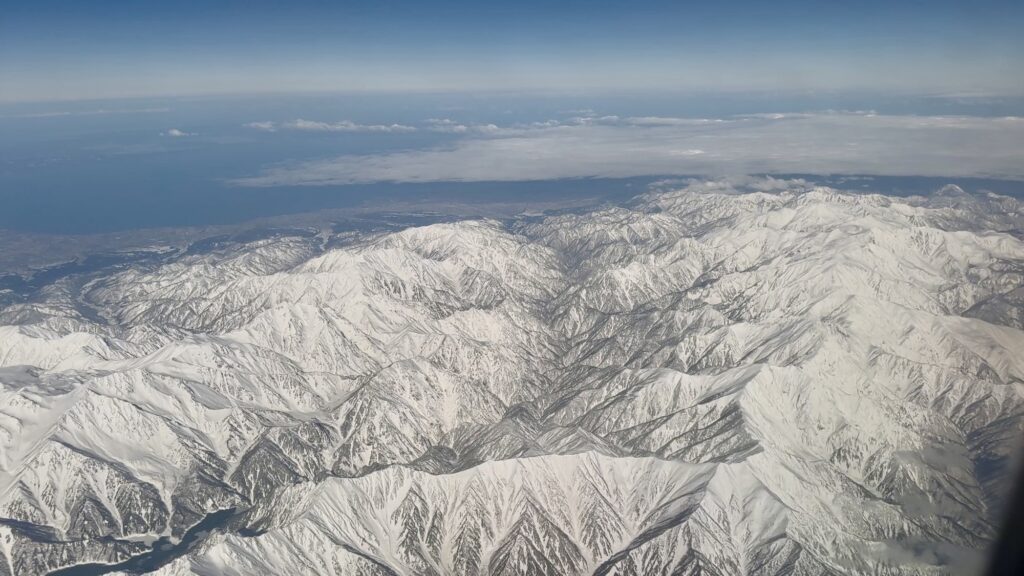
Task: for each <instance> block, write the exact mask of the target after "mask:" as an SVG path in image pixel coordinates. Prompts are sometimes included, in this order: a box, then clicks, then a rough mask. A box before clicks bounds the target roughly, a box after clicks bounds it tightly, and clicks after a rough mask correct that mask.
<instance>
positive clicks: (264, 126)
mask: <svg viewBox="0 0 1024 576" xmlns="http://www.w3.org/2000/svg"><path fill="white" fill-rule="evenodd" d="M243 126H244V127H246V128H252V129H253V130H263V131H264V132H277V125H276V124H274V123H273V122H249V123H248V124H243Z"/></svg>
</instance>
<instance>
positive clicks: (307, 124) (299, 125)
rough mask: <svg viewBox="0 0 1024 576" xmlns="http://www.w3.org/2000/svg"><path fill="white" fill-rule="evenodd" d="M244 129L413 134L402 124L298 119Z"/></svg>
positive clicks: (248, 126)
mask: <svg viewBox="0 0 1024 576" xmlns="http://www.w3.org/2000/svg"><path fill="white" fill-rule="evenodd" d="M245 126H246V128H253V129H255V130H262V131H264V132H277V131H278V130H299V131H304V132H415V131H416V128H415V127H413V126H406V125H404V124H357V123H355V122H352V121H351V120H341V121H338V122H318V121H315V120H303V119H302V118H298V119H296V120H292V121H290V122H250V123H248V124H246V125H245Z"/></svg>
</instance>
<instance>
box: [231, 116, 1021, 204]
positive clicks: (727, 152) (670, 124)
mask: <svg viewBox="0 0 1024 576" xmlns="http://www.w3.org/2000/svg"><path fill="white" fill-rule="evenodd" d="M464 134H465V136H464V137H463V138H461V139H459V140H457V141H456V142H454V143H452V144H450V145H448V146H446V147H436V148H429V149H422V150H410V151H401V152H393V153H388V154H376V155H362V156H341V157H338V158H334V159H328V160H316V161H311V162H303V163H297V164H293V165H286V166H278V167H274V168H271V169H268V170H266V171H264V172H263V173H262V174H259V175H257V176H254V177H251V178H245V179H242V180H238V181H236V183H237V184H240V185H246V186H274V185H284V184H287V185H326V184H351V183H365V182H382V181H390V182H437V181H488V180H496V181H522V180H548V179H556V178H586V177H632V176H657V175H664V176H673V175H708V176H716V175H729V174H747V173H769V174H772V173H774V174H787V173H790V174H792V173H809V174H847V175H852V174H872V175H918V176H976V177H994V178H1011V179H1024V121H1022V120H1021V119H1020V118H981V117H951V116H945V117H942V116H884V115H876V114H871V113H819V114H792V115H790V114H784V115H771V116H759V117H737V118H729V119H726V120H722V121H717V120H708V119H686V118H678V119H671V118H658V119H650V118H632V119H630V118H625V119H622V118H617V117H601V118H593V117H586V118H579V119H574V120H570V121H569V122H567V123H542V125H537V126H529V125H527V126H512V127H498V126H493V127H491V128H489V129H487V130H480V129H472V130H471V129H470V128H469V127H467V130H466V132H465V133H464Z"/></svg>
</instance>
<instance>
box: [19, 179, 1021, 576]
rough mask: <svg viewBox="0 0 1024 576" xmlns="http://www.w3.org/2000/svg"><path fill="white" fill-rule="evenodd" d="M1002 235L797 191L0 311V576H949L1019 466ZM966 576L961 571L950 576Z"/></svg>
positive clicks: (1012, 252)
mask: <svg viewBox="0 0 1024 576" xmlns="http://www.w3.org/2000/svg"><path fill="white" fill-rule="evenodd" d="M1022 223H1024V207H1022V206H1021V205H1020V204H1019V203H1017V202H1016V201H1014V200H1012V199H1008V198H1003V197H997V196H994V195H987V196H978V195H969V194H966V193H963V191H961V190H959V189H956V188H955V187H947V188H945V189H943V190H941V191H940V192H939V193H937V194H935V195H934V196H931V197H928V198H903V199H901V198H892V197H886V196H878V195H854V194H847V193H843V192H840V191H837V190H833V189H829V188H820V187H814V186H810V185H807V184H805V183H803V182H801V181H782V180H775V179H750V180H746V181H743V182H738V183H737V182H728V181H712V182H691V183H686V184H685V185H684V186H683V187H682V188H681V189H679V190H675V191H670V192H659V193H652V194H649V195H646V196H643V197H640V198H637V199H636V200H635V201H634V202H632V203H631V204H630V205H629V206H627V207H613V208H608V209H605V210H601V211H597V212H591V213H586V214H565V215H557V216H549V217H545V218H540V219H538V218H523V219H520V220H515V221H511V222H504V223H503V222H496V221H475V222H458V223H448V224H436V225H432V226H424V227H417V228H409V229H406V230H404V231H401V232H396V233H389V234H382V235H369V234H368V235H365V236H363V237H360V238H357V239H355V240H351V239H347V240H346V241H345V242H344V243H335V242H331V241H330V238H326V241H325V237H324V236H323V235H321V236H302V237H280V238H274V239H266V240H260V241H256V242H249V243H242V244H233V245H230V246H226V247H218V248H217V249H215V250H212V251H206V252H201V251H199V252H193V253H184V254H181V255H179V256H177V257H175V258H172V259H170V260H167V261H163V262H161V263H159V264H150V265H146V266H137V267H132V268H128V269H125V270H121V271H118V272H116V273H112V274H106V275H102V276H101V277H98V278H95V279H92V280H91V281H88V282H87V283H85V284H84V286H82V287H81V288H80V289H77V290H69V289H66V287H63V286H60V285H55V286H52V287H49V288H48V289H47V290H46V291H45V292H44V293H43V294H41V295H40V297H39V298H38V299H37V300H36V301H34V302H31V303H28V304H18V305H12V306H9V307H8V308H7V309H4V310H0V323H2V324H6V325H5V326H0V366H2V367H0V383H2V384H3V388H2V390H0V574H19V575H20V574H43V573H46V572H48V571H50V570H53V569H55V568H58V567H61V566H69V565H73V564H79V563H85V562H115V561H118V560H122V559H124V558H127V557H130V556H132V555H137V554H141V553H143V552H145V551H146V550H147V549H148V545H147V544H148V543H149V542H152V541H153V540H154V539H156V538H157V537H160V536H167V537H170V538H180V537H181V536H182V535H183V534H184V533H185V532H186V531H187V530H188V529H189V527H191V526H193V525H195V524H196V523H197V522H199V521H200V520H201V519H202V518H203V517H205V516H207V515H208V514H210V513H212V512H214V511H217V510H223V509H229V508H234V509H235V510H236V514H235V515H234V517H233V518H232V520H231V523H230V525H228V526H226V527H224V529H223V530H222V531H218V532H216V533H214V534H212V535H210V536H209V537H208V538H206V539H205V540H203V541H202V542H201V543H200V544H199V546H198V547H197V548H195V549H194V550H192V551H191V552H190V553H189V554H188V555H187V556H184V557H181V558H179V559H177V560H176V561H174V562H172V563H171V564H169V565H167V566H165V567H164V568H162V572H163V573H165V574H191V573H198V574H211V575H212V574H255V573H261V574H296V573H315V574H455V573H460V574H462V573H465V574H477V573H479V574H637V575H640V574H721V575H730V574H821V573H835V574H944V573H950V572H954V573H955V572H962V571H966V570H969V569H970V567H971V566H976V563H977V561H978V559H979V557H980V554H981V553H982V552H983V551H984V549H985V547H986V546H987V544H988V543H989V542H990V541H991V539H992V537H993V535H994V530H995V526H996V523H997V522H998V521H999V512H1000V511H999V505H1000V502H1001V501H1002V500H1001V499H1002V497H1003V495H1004V494H1005V491H1006V487H1007V484H1008V483H1009V482H1010V480H1011V479H1010V476H1009V473H1010V472H1011V471H1012V457H1013V456H1014V455H1015V451H1016V450H1017V449H1018V448H1019V438H1020V437H1021V433H1022V431H1024V331H1022V330H1021V324H1020V322H1021V320H1020V319H1021V318H1022V317H1024V300H1022V299H1021V298H1020V293H1021V291H1022V290H1024V242H1022V240H1021V238H1020V230H1022V229H1024V225H1022ZM972 563H973V564H972Z"/></svg>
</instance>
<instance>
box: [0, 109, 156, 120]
mask: <svg viewBox="0 0 1024 576" xmlns="http://www.w3.org/2000/svg"><path fill="white" fill-rule="evenodd" d="M170 111H171V109H170V108H99V109H96V110H51V111H48V112H30V113H27V114H15V115H8V116H0V118H55V117H59V116H105V115H108V114H159V113H162V112H170Z"/></svg>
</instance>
